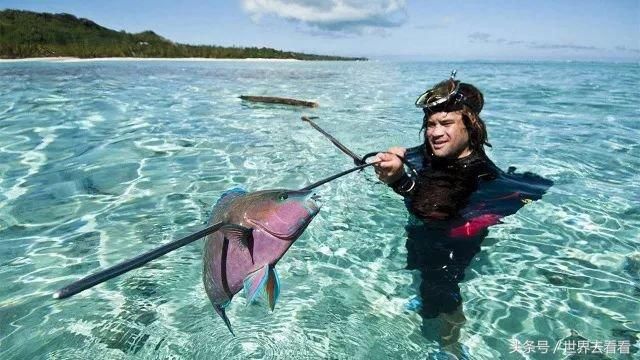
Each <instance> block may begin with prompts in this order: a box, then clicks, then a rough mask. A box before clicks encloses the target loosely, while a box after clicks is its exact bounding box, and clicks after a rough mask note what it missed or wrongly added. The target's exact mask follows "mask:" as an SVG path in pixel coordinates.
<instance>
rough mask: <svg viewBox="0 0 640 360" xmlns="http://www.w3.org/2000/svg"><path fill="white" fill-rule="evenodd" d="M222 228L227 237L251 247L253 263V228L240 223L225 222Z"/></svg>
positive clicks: (250, 252) (250, 253)
mask: <svg viewBox="0 0 640 360" xmlns="http://www.w3.org/2000/svg"><path fill="white" fill-rule="evenodd" d="M221 230H222V232H223V233H224V236H225V237H226V238H227V239H229V240H230V241H233V242H236V243H238V244H240V245H242V246H243V247H245V248H247V249H249V255H251V262H252V263H253V229H251V228H248V227H244V226H242V225H238V224H225V225H224V226H222V228H221Z"/></svg>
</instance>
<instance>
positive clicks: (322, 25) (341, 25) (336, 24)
mask: <svg viewBox="0 0 640 360" xmlns="http://www.w3.org/2000/svg"><path fill="white" fill-rule="evenodd" d="M242 5H243V8H244V9H245V11H246V12H247V13H249V14H250V15H251V16H252V18H253V19H254V20H258V19H259V18H260V17H261V16H264V15H272V16H277V17H280V18H284V19H287V20H292V21H297V22H301V23H304V24H306V25H309V26H311V27H315V28H318V29H320V30H324V31H329V32H347V33H352V32H355V33H363V32H370V31H372V30H375V29H380V28H390V27H397V26H400V25H402V24H403V23H404V22H405V21H406V19H407V14H406V2H405V0H242Z"/></svg>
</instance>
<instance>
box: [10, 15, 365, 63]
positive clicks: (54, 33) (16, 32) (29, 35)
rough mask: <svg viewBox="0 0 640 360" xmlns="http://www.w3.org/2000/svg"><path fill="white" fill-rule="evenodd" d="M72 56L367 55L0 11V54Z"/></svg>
mask: <svg viewBox="0 0 640 360" xmlns="http://www.w3.org/2000/svg"><path fill="white" fill-rule="evenodd" d="M54 56H70V57H79V58H100V57H139V58H187V57H200V58H220V59H244V58H271V59H298V60H366V59H365V58H347V57H340V56H325V55H312V54H304V53H296V52H289V51H281V50H275V49H270V48H264V47H262V48H257V47H250V48H242V47H222V46H197V45H186V44H179V43H174V42H172V41H170V40H167V39H165V38H163V37H162V36H159V35H157V34H156V33H154V32H153V31H144V32H141V33H137V34H130V33H127V32H125V31H124V30H123V31H115V30H111V29H108V28H105V27H103V26H100V25H98V24H96V23H94V22H93V21H91V20H87V19H82V18H80V19H79V18H77V17H75V16H73V15H70V14H50V13H36V12H31V11H21V10H3V11H0V58H4V59H16V58H30V57H54Z"/></svg>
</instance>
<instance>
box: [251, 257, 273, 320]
mask: <svg viewBox="0 0 640 360" xmlns="http://www.w3.org/2000/svg"><path fill="white" fill-rule="evenodd" d="M244 291H245V297H246V298H247V305H249V304H251V303H252V302H254V301H255V300H256V299H257V298H258V295H259V294H260V293H264V295H265V297H266V299H267V303H268V304H269V308H270V309H271V311H273V309H274V308H275V306H276V302H277V301H278V297H279V296H280V278H279V277H278V272H277V271H276V269H275V268H274V267H273V266H271V265H269V264H267V265H265V266H263V267H262V268H260V269H258V270H256V271H254V272H253V273H251V274H249V276H247V278H246V279H244Z"/></svg>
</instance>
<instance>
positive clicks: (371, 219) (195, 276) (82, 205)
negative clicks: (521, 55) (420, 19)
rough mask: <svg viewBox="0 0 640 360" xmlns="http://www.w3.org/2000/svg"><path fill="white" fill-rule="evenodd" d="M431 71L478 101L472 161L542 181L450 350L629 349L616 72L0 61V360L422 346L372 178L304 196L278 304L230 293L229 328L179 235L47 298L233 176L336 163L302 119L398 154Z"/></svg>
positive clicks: (163, 236) (634, 70)
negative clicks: (297, 104)
mask: <svg viewBox="0 0 640 360" xmlns="http://www.w3.org/2000/svg"><path fill="white" fill-rule="evenodd" d="M452 68H457V69H458V74H459V76H460V78H461V79H463V80H465V81H469V82H471V83H474V84H476V85H477V86H478V87H479V88H481V89H482V90H483V91H484V94H485V98H486V106H485V109H484V110H483V118H484V119H485V121H486V123H487V125H488V128H489V140H490V142H491V143H492V144H493V148H492V149H491V150H490V151H489V154H490V156H491V158H492V159H494V161H495V162H496V163H497V164H498V165H499V166H500V167H502V168H504V169H506V168H507V167H508V166H512V165H513V166H517V167H518V169H519V170H521V171H532V172H535V173H537V174H540V175H542V176H544V177H547V178H549V179H552V180H553V181H554V182H555V184H554V186H553V187H552V188H551V189H550V190H549V191H548V193H547V194H546V195H545V196H544V197H543V198H542V199H541V200H540V201H537V202H534V203H531V204H528V205H527V206H525V207H524V208H523V209H521V210H520V211H519V212H518V213H517V214H515V215H512V216H510V217H508V218H506V219H504V222H503V223H502V224H500V225H497V226H495V227H492V228H491V231H490V233H489V236H488V237H487V238H486V239H485V241H484V243H483V246H482V251H481V252H480V253H478V254H477V255H476V257H475V259H474V261H473V262H472V264H471V265H470V266H469V268H468V269H467V275H466V279H465V281H463V282H462V283H461V293H462V296H463V299H464V312H465V315H466V323H465V324H464V326H463V327H462V329H461V334H460V340H459V349H458V350H459V351H460V352H461V353H467V354H470V355H469V356H470V357H471V358H473V359H494V358H499V357H500V356H501V355H502V356H503V357H505V356H511V357H513V358H519V357H520V358H525V357H529V358H545V355H543V354H540V353H536V354H524V353H515V352H513V351H514V343H515V342H516V341H518V342H521V343H524V342H525V341H532V342H534V343H535V344H542V342H544V341H546V342H547V343H548V344H549V346H550V350H549V351H551V350H553V347H554V346H555V345H556V344H557V343H558V342H560V341H564V340H571V339H573V340H576V341H590V342H591V343H593V342H596V341H599V342H602V343H604V342H605V341H615V342H616V345H620V344H622V345H624V344H629V345H630V346H629V352H630V353H632V354H633V353H635V354H636V356H637V351H638V349H637V343H638V337H639V331H640V312H639V311H638V309H639V308H640V302H639V301H638V299H639V298H640V251H639V250H638V249H639V248H640V246H639V245H640V236H639V235H638V234H640V205H639V202H638V200H640V185H638V184H640V178H639V175H638V170H639V169H640V160H639V159H640V144H639V143H638V139H639V138H640V125H639V124H640V122H638V120H639V119H640V116H639V115H640V107H638V106H637V102H636V99H638V98H639V97H640V93H639V92H638V87H637V84H638V83H640V69H639V67H638V65H637V64H604V63H456V64H449V63H391V62H389V63H387V62H375V61H371V62H344V63H343V62H339V63H335V62H287V63H279V62H250V63H246V62H231V61H230V62H180V61H166V62H164V61H159V62H136V61H125V62H71V63H47V62H25V63H0V85H1V86H0V97H1V99H2V101H0V264H1V266H0V274H1V276H2V280H3V286H2V288H1V290H0V357H1V358H3V359H27V358H65V359H76V358H78V359H80V358H82V359H86V358H95V359H113V358H202V359H207V358H228V359H248V358H255V359H265V358H367V359H388V358H406V359H424V358H429V357H435V356H439V355H438V354H440V355H442V351H441V349H440V347H439V346H438V344H437V343H436V342H435V341H434V340H433V339H432V338H431V337H430V336H429V334H428V333H425V332H428V328H429V326H428V324H427V325H425V324H423V320H422V319H421V318H420V316H419V315H418V314H417V313H416V312H414V311H411V310H408V309H407V304H408V303H409V302H410V301H411V299H412V298H413V297H414V296H415V295H416V293H417V288H416V286H417V285H416V282H415V275H416V274H414V273H412V272H410V271H407V270H404V267H405V265H406V256H407V253H406V249H405V246H404V244H405V236H406V235H405V232H404V224H405V222H406V218H407V213H406V210H405V209H404V206H403V204H402V201H401V199H400V198H399V197H398V196H396V195H395V194H393V193H392V192H391V191H390V190H389V189H387V188H386V187H385V186H382V185H380V184H377V183H376V182H375V181H372V180H373V179H374V177H373V175H372V174H371V172H370V171H369V172H368V173H366V172H365V173H358V174H353V175H350V176H349V177H345V178H343V179H340V180H338V181H336V182H333V183H330V184H328V185H326V186H324V187H322V188H320V189H319V190H318V193H319V194H320V195H321V196H322V199H323V200H322V202H323V207H322V209H321V211H320V213H319V215H318V216H317V217H316V219H314V221H313V222H312V223H311V225H310V226H309V228H308V229H307V231H306V232H305V234H304V235H303V236H302V237H301V238H300V239H299V240H298V241H297V242H296V244H294V246H293V247H292V248H291V250H290V251H289V252H288V253H287V255H286V256H285V257H284V258H283V259H282V261H281V262H280V263H279V264H278V268H279V272H280V275H281V280H282V292H281V296H280V302H279V303H278V305H277V307H276V311H275V312H273V313H271V312H269V311H268V310H267V309H266V306H264V304H258V305H250V306H245V300H244V298H243V296H241V295H239V296H237V297H236V299H235V300H234V302H233V304H232V305H231V306H230V307H229V309H228V315H229V318H230V319H231V321H232V323H233V326H234V329H235V332H236V334H237V336H236V337H232V336H231V335H230V334H229V332H228V330H227V329H226V327H225V326H224V323H223V322H222V321H221V320H220V319H219V318H218V316H217V315H216V314H215V312H214V311H213V309H212V307H211V305H210V304H209V301H208V299H207V297H206V294H205V293H204V290H203V287H202V285H201V266H202V263H201V256H202V246H201V244H200V243H197V244H193V245H190V246H187V247H185V248H183V249H180V250H178V251H175V252H174V253H172V254H170V255H167V256H165V257H162V258H160V259H158V260H156V261H154V262H152V263H150V264H149V265H147V266H145V267H144V268H142V269H138V270H135V271H132V272H130V273H128V274H126V275H123V276H121V277H120V278H118V279H115V280H112V281H109V282H107V283H105V284H103V285H101V286H98V287H96V288H94V289H92V290H90V291H86V292H84V293H81V294H79V295H77V296H75V297H73V298H71V299H68V300H64V301H54V300H53V299H52V298H51V294H52V292H53V291H55V290H56V289H58V288H59V287H60V286H62V285H64V284H66V283H68V282H70V281H73V280H75V279H77V278H78V277H80V276H82V275H86V274H88V273H90V272H92V271H94V270H96V269H99V268H104V267H107V266H109V265H113V264H115V263H116V262H118V261H120V260H122V259H124V258H127V257H130V256H132V255H134V254H138V253H141V252H143V251H146V250H149V249H151V248H154V247H156V246H158V245H159V244H162V243H164V242H167V241H169V240H171V239H174V238H177V237H179V236H181V235H184V234H187V233H189V232H191V231H193V230H195V229H199V228H200V227H201V226H202V225H203V224H204V223H205V222H206V220H207V219H208V215H209V213H210V210H211V206H212V204H213V203H214V202H215V200H216V199H217V198H218V197H219V196H220V194H222V193H223V192H224V191H225V190H227V189H229V188H231V187H234V186H242V187H244V188H246V189H248V190H258V189H267V188H275V187H285V188H298V187H301V186H304V185H306V184H309V183H310V182H312V181H315V180H319V179H321V178H324V177H326V176H328V175H331V174H333V173H335V172H336V171H338V170H343V169H347V168H349V167H350V166H351V162H350V160H349V159H348V158H347V157H346V156H344V154H342V153H340V152H339V151H338V150H337V149H336V148H334V147H333V146H332V145H331V144H330V143H329V142H328V141H327V140H326V139H325V138H323V137H322V136H321V135H320V134H319V133H317V132H315V130H313V129H312V128H310V127H309V126H308V125H306V124H305V123H303V122H302V121H300V116H301V115H304V114H307V115H314V116H318V117H319V119H318V120H317V121H318V122H319V123H320V124H321V125H322V126H323V127H324V128H325V129H326V130H328V131H329V132H331V133H332V134H333V135H335V136H336V137H338V138H339V139H340V140H342V141H343V142H344V143H345V144H347V145H348V146H349V147H351V148H352V149H353V150H354V151H355V152H357V153H359V154H365V153H368V152H371V151H376V150H383V149H386V148H388V147H389V146H392V145H415V144H418V143H419V141H421V138H420V137H419V131H418V130H419V128H420V125H421V113H420V111H419V110H418V109H416V108H415V107H413V102H414V101H415V98H416V97H417V95H418V94H420V93H421V92H422V91H423V90H424V89H425V88H426V87H427V86H429V85H432V84H433V83H435V82H437V81H439V80H441V79H443V78H444V77H446V76H447V75H448V74H449V72H450V70H451V69H452ZM241 94H251V95H275V96H287V97H295V98H300V99H307V100H314V101H318V102H319V103H320V107H319V108H316V109H298V108H289V107H285V106H271V105H259V104H250V103H245V102H242V101H241V100H240V99H239V98H238V96H239V95H241ZM634 345H635V347H634ZM622 350H624V348H622V347H618V348H617V353H616V355H615V356H610V357H623V358H624V357H625V356H626V355H624V354H620V352H621V351H622ZM505 354H507V355H505ZM546 356H548V355H546ZM628 356H629V357H631V356H632V355H628ZM547 358H548V357H547Z"/></svg>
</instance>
